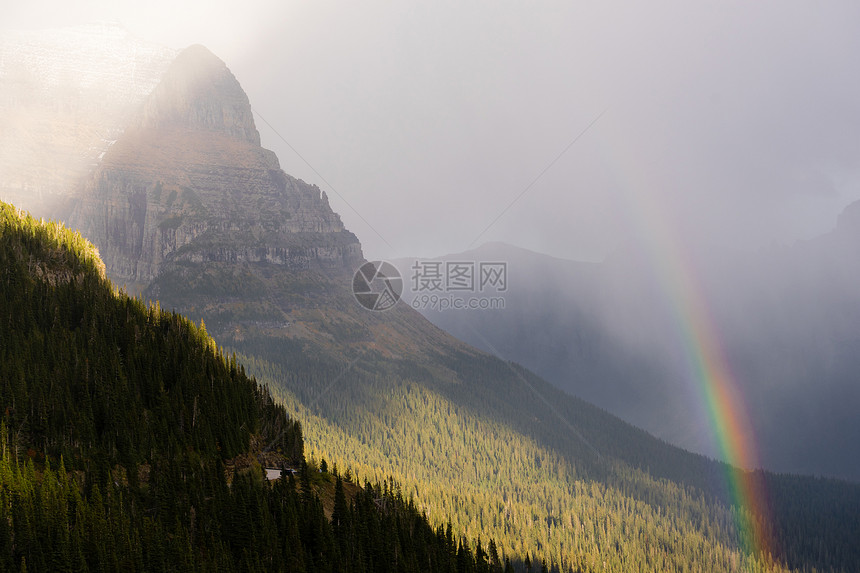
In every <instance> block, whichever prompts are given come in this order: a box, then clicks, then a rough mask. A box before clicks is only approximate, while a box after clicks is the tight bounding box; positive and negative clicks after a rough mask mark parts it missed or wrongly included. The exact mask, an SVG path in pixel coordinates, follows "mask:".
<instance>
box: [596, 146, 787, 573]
mask: <svg viewBox="0 0 860 573" xmlns="http://www.w3.org/2000/svg"><path fill="white" fill-rule="evenodd" d="M619 141H624V137H623V135H620V136H616V137H613V138H612V147H611V149H612V153H609V154H606V157H610V158H611V161H610V164H611V165H614V166H616V167H617V166H618V160H619V158H621V157H624V158H633V157H635V154H632V153H628V154H626V155H622V156H619V155H618V151H619V146H618V142H619ZM622 167H623V169H613V173H614V174H615V175H616V176H620V177H623V178H624V180H620V181H618V184H619V185H618V188H619V192H620V193H621V196H620V197H619V206H620V207H621V208H622V209H623V210H624V212H625V214H626V216H627V219H628V221H629V223H630V224H631V229H632V230H633V233H634V238H635V239H636V245H637V246H638V248H639V249H640V250H641V253H642V254H643V255H644V256H645V258H646V260H647V261H649V262H650V263H651V266H652V268H653V270H654V278H655V280H656V281H657V283H658V284H657V286H658V287H659V290H660V291H661V292H662V293H663V294H664V296H665V298H666V301H665V302H666V304H667V307H668V309H669V311H670V313H671V314H672V315H673V316H672V318H673V320H674V323H675V325H676V328H677V331H678V336H679V340H680V341H681V344H683V347H684V348H683V350H684V355H685V357H686V359H687V362H688V364H689V378H690V383H691V384H692V385H693V386H694V390H695V393H696V395H697V400H698V401H699V407H701V408H702V411H703V412H704V413H705V414H706V416H707V421H708V424H709V427H710V429H711V434H712V436H713V438H714V441H715V446H716V450H717V451H718V452H719V454H720V457H721V458H722V460H724V461H725V462H726V464H725V469H726V486H727V489H728V493H729V495H730V498H731V502H732V504H733V506H734V507H735V511H734V513H735V525H736V527H737V531H738V534H739V537H740V545H741V547H740V548H741V549H742V550H743V551H745V552H747V553H749V554H751V555H753V556H755V557H756V559H757V560H758V561H759V562H768V561H770V559H771V556H772V555H774V549H775V547H774V540H773V536H772V534H771V530H770V528H769V526H770V524H771V520H770V512H769V503H768V495H767V490H766V488H765V484H764V482H763V479H762V473H761V472H760V471H754V470H756V469H757V468H759V467H760V463H759V458H758V455H757V452H756V448H755V440H754V433H753V431H752V426H751V424H750V421H749V420H750V419H749V417H748V415H747V412H746V408H745V404H744V400H743V396H742V394H741V393H740V392H739V390H738V386H737V382H736V379H735V377H734V376H733V375H732V372H731V368H730V364H729V362H728V360H727V359H726V356H725V355H724V353H723V348H722V344H721V343H720V339H719V336H718V329H717V328H716V325H715V322H714V320H713V318H712V316H711V314H710V312H709V308H708V304H707V299H706V297H705V296H704V294H703V290H702V288H701V287H700V285H699V284H698V283H697V281H696V278H695V272H694V271H693V269H694V266H693V265H692V264H691V261H690V260H689V256H688V255H687V253H686V251H685V249H684V247H683V244H684V243H683V241H681V240H679V237H678V236H677V235H676V234H675V233H674V231H673V225H672V224H671V221H670V220H669V217H668V216H667V213H666V210H665V209H662V208H661V205H660V204H659V201H657V200H655V199H654V198H651V197H648V196H647V195H648V194H647V193H641V192H637V190H638V189H641V188H642V182H643V181H648V178H649V177H648V175H649V170H648V169H646V168H644V167H643V166H640V165H637V163H636V161H625V162H624V165H623V166H622ZM637 167H638V168H639V169H637ZM634 181H636V182H638V183H639V185H638V186H637V185H635V184H633V182H634Z"/></svg>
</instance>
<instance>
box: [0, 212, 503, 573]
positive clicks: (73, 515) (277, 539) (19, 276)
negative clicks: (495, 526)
mask: <svg viewBox="0 0 860 573" xmlns="http://www.w3.org/2000/svg"><path fill="white" fill-rule="evenodd" d="M0 268H2V274H0V290H2V292H3V296H2V298H0V408H2V412H3V414H2V417H0V568H2V569H3V570H4V571H26V570H35V571H47V570H57V571H59V570H84V571H86V570H90V571H119V570H122V571H177V570H181V571H208V570H213V571H214V570H217V571H287V570H289V571H367V570H373V571H389V570H390V571H394V570H397V571H427V570H430V571H451V570H455V567H460V566H462V567H465V568H467V569H470V570H474V569H475V568H476V567H481V566H482V565H483V567H484V570H488V567H489V564H492V565H493V566H494V568H495V569H494V570H499V571H500V570H501V561H500V558H499V555H498V553H497V552H496V551H495V545H494V544H492V543H490V545H489V546H488V548H489V549H490V550H489V551H488V552H484V551H483V549H481V550H480V551H476V552H475V553H474V554H473V553H472V552H471V549H467V548H469V545H468V544H467V543H466V542H465V541H464V540H459V541H458V540H456V539H454V538H453V536H452V535H451V533H450V530H449V531H447V532H446V531H445V530H444V529H442V528H439V529H436V530H434V529H433V528H432V527H431V526H430V525H429V524H428V522H427V521H426V519H424V518H423V516H422V515H421V514H420V513H419V512H418V511H417V510H416V509H415V508H414V506H413V505H412V504H411V503H410V502H407V501H405V500H404V498H403V496H402V495H401V493H400V492H399V491H398V489H397V488H396V487H395V486H394V485H393V484H391V483H388V482H387V483H385V484H383V485H382V486H371V485H370V484H369V483H368V484H366V485H365V488H364V489H359V488H358V487H356V486H355V485H351V484H344V483H343V481H342V479H341V478H340V477H339V476H338V475H337V474H336V473H334V474H329V473H323V472H319V473H318V472H317V471H316V468H315V467H311V468H309V467H308V465H307V464H306V463H305V461H304V458H303V455H302V448H303V443H302V435H301V428H300V426H299V424H298V423H297V422H295V421H294V420H291V419H290V418H288V417H287V416H286V412H285V410H284V408H283V407H282V406H278V405H276V404H275V403H274V402H273V401H272V399H271V397H270V395H269V393H268V391H266V390H265V389H264V388H261V387H260V386H258V385H257V384H256V383H255V382H254V381H253V380H251V379H248V378H247V377H246V376H245V374H244V372H243V370H242V368H241V367H240V366H237V364H236V362H235V360H227V359H226V358H225V357H224V355H223V354H221V353H220V352H219V351H218V350H217V348H216V347H215V344H214V342H213V341H212V339H211V338H209V337H208V336H207V335H206V333H205V330H203V329H198V328H196V327H195V326H194V325H193V324H191V323H190V322H188V321H187V320H186V319H184V318H182V317H181V316H178V315H176V314H172V313H167V312H165V311H162V310H160V309H158V308H155V307H149V308H147V307H146V306H144V305H143V304H142V303H141V302H140V301H139V300H135V299H130V298H128V297H127V296H125V295H124V294H121V293H115V292H114V291H113V290H112V286H111V284H110V283H109V282H108V281H107V280H106V279H105V277H104V274H103V270H104V266H103V264H102V263H101V261H100V260H99V258H98V254H97V252H96V251H95V249H94V248H93V247H92V245H91V244H89V243H87V242H86V241H85V240H83V239H82V238H81V236H80V235H79V234H77V233H73V232H72V231H69V230H67V229H65V228H63V227H62V226H60V225H57V224H53V223H52V224H44V223H42V222H37V221H35V220H33V219H32V218H29V217H27V216H25V215H23V214H22V213H20V212H18V211H17V210H15V209H14V208H12V207H11V206H9V205H7V204H5V203H0ZM263 445H265V447H263ZM258 459H259V460H261V461H265V462H267V463H269V464H289V465H291V466H294V467H300V468H301V471H300V472H299V476H300V477H299V484H297V483H296V480H295V479H294V478H293V476H292V475H290V476H289V477H287V475H286V474H283V473H282V478H281V479H280V480H278V481H277V482H276V483H275V484H271V483H270V482H268V481H267V480H266V479H265V478H264V477H263V475H264V474H263V472H262V471H261V468H260V465H259V463H258V462H257V460H258ZM227 468H230V470H231V471H228V470H227ZM322 469H323V468H321V470H322ZM347 491H348V492H349V498H351V499H347V493H346V492H347ZM320 496H322V497H323V498H329V499H333V501H332V504H331V507H330V508H329V509H328V510H327V509H326V507H325V505H324V503H323V502H322V501H321V498H320ZM479 547H480V546H479Z"/></svg>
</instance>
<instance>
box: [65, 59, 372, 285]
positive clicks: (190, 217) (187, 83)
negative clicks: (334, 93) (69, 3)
mask: <svg viewBox="0 0 860 573" xmlns="http://www.w3.org/2000/svg"><path fill="white" fill-rule="evenodd" d="M70 221H71V223H72V224H73V225H76V226H78V227H79V228H80V229H81V230H82V231H83V232H84V233H85V234H86V235H87V236H88V237H90V238H91V239H92V240H93V241H94V242H95V243H96V244H98V245H99V247H100V248H101V249H102V251H101V252H102V256H103V257H104V259H105V263H106V265H107V267H108V269H109V272H110V274H111V276H112V277H113V278H114V279H115V280H117V281H119V282H124V283H128V284H130V285H145V284H148V283H149V282H151V281H152V280H153V279H154V278H156V277H157V276H158V275H159V273H160V272H161V271H162V270H163V269H164V268H165V265H172V266H171V268H173V269H176V268H177V267H181V266H182V265H183V264H184V263H204V262H206V263H209V262H230V263H242V262H248V263H253V262H264V261H265V262H271V263H275V264H278V265H283V266H285V267H288V268H291V269H305V268H310V267H312V266H323V267H331V266H334V267H342V266H344V265H346V266H351V265H352V264H354V263H355V262H357V261H359V260H360V259H361V247H360V245H359V243H358V240H357V239H356V237H355V235H353V234H352V233H350V232H349V231H347V230H346V229H344V227H343V224H342V223H341V221H340V217H339V216H338V215H337V214H336V213H334V212H333V211H332V210H331V207H330V206H329V204H328V199H327V197H326V195H325V193H323V192H322V191H320V190H319V188H317V187H315V186H312V185H308V184H306V183H304V182H303V181H300V180H297V179H295V178H293V177H290V176H289V175H287V174H285V173H284V172H283V171H281V170H280V167H279V165H278V160H277V157H275V155H274V153H272V152H270V151H268V150H266V149H263V148H262V147H261V146H260V135H259V133H258V132H257V129H256V127H255V125H254V118H253V113H252V111H251V106H250V103H249V102H248V97H247V96H246V95H245V93H244V91H243V90H242V88H241V86H240V85H239V83H238V81H236V78H235V77H234V76H233V74H232V73H230V71H229V70H228V69H227V66H226V65H225V64H224V62H222V61H221V60H219V59H218V58H217V57H215V56H214V55H213V54H212V53H211V52H209V51H208V50H207V49H206V48H204V47H202V46H192V47H190V48H187V49H185V50H183V51H182V52H181V53H180V54H179V55H178V56H177V57H176V59H175V60H174V61H173V62H172V63H171V65H170V67H169V68H168V70H167V71H166V73H165V74H164V76H163V78H162V79H161V82H160V83H159V84H158V86H157V87H156V88H155V89H154V90H153V91H152V93H151V94H150V95H149V96H148V97H147V98H146V100H145V101H144V102H143V104H142V106H141V108H140V110H139V111H138V113H137V114H136V115H135V116H134V117H133V119H132V121H131V122H130V124H129V125H128V127H127V128H126V130H125V132H124V133H123V136H122V137H121V138H120V139H119V140H118V141H117V143H116V144H115V145H114V146H112V147H111V149H110V150H109V151H108V152H107V153H106V154H105V156H104V158H103V160H102V162H101V163H100V165H99V166H98V167H97V168H96V170H95V172H94V173H93V174H92V175H91V176H90V177H89V178H88V179H87V181H86V183H85V185H84V189H83V191H82V193H81V195H80V199H79V202H78V203H77V205H76V207H75V210H74V212H73V213H72V215H71V218H70Z"/></svg>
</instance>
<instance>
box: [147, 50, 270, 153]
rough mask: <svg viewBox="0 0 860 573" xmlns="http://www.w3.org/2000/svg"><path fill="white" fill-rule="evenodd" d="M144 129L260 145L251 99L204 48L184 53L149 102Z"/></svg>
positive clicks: (177, 57)
mask: <svg viewBox="0 0 860 573" xmlns="http://www.w3.org/2000/svg"><path fill="white" fill-rule="evenodd" d="M141 123H142V125H141V127H145V128H159V129H178V130H191V131H200V130H202V131H212V132H217V133H221V134H224V135H228V136H230V137H233V138H236V139H240V140H243V141H247V142H249V143H251V144H253V145H260V133H259V132H258V131H257V128H256V126H255V125H254V114H253V112H252V111H251V103H250V101H249V100H248V96H247V94H245V91H244V90H243V89H242V86H241V85H239V82H238V80H237V79H236V77H235V76H234V75H233V74H232V73H231V72H230V70H229V69H228V68H227V64H225V63H224V62H223V61H222V60H221V59H220V58H218V57H217V56H216V55H215V54H213V53H212V52H210V51H209V50H208V49H207V48H206V47H204V46H201V45H199V44H195V45H192V46H189V47H188V48H185V49H184V50H183V51H182V52H180V53H179V55H177V56H176V59H175V60H174V61H173V62H172V63H171V65H170V67H169V68H168V70H167V72H166V73H165V74H164V77H163V78H162V80H161V83H159V85H158V86H157V87H156V88H155V89H154V90H153V92H152V94H151V95H150V97H149V98H148V100H147V102H146V104H145V106H144V110H143V115H142V119H141Z"/></svg>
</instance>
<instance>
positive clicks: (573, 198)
mask: <svg viewBox="0 0 860 573" xmlns="http://www.w3.org/2000/svg"><path fill="white" fill-rule="evenodd" d="M9 4H12V3H9ZM96 20H119V21H120V22H122V23H123V24H124V25H125V26H126V27H127V28H128V29H129V30H130V31H132V32H133V33H135V34H137V35H139V36H141V37H142V38H144V39H148V40H153V41H157V42H160V43H163V44H165V45H168V46H171V47H175V48H181V47H184V46H186V45H189V44H193V43H201V44H204V45H206V46H207V47H209V48H210V49H211V50H212V51H213V52H214V53H215V54H216V55H218V56H219V57H221V58H222V59H223V60H224V61H225V62H227V65H228V66H229V67H230V69H231V70H232V71H233V73H234V74H235V75H236V76H237V78H238V79H239V81H240V82H241V83H242V85H243V86H244V88H245V90H246V91H247V92H248V95H249V97H250V99H251V104H252V106H253V108H254V110H255V111H256V112H257V113H258V114H260V115H261V116H262V117H264V118H265V119H266V120H267V121H268V122H269V123H270V124H271V125H272V126H273V127H274V128H275V130H277V132H278V133H280V135H281V136H282V137H283V138H284V139H285V140H286V141H287V142H289V146H292V147H293V148H295V149H296V150H297V151H298V152H299V153H300V154H301V155H302V156H303V157H304V159H306V160H307V162H308V163H309V164H310V165H311V166H312V168H311V167H309V166H308V165H307V164H306V163H305V162H303V161H302V160H301V159H300V158H299V157H298V156H297V155H296V154H295V153H294V152H293V151H292V150H291V149H290V147H289V146H288V145H287V144H285V143H284V142H283V141H282V140H281V139H280V138H279V137H278V135H276V133H275V132H274V131H273V130H272V129H271V128H269V127H268V126H267V125H266V124H265V123H264V122H263V121H261V120H260V119H259V117H258V118H257V126H258V129H259V130H260V133H261V136H262V138H263V144H264V146H266V147H268V148H270V149H273V150H275V151H276V152H277V154H278V156H279V158H280V160H281V164H282V166H283V168H284V170H285V171H287V172H288V173H290V174H293V175H295V176H297V177H301V178H303V179H305V180H306V181H309V182H313V183H317V184H318V185H319V186H320V187H321V188H323V189H324V190H326V191H327V192H328V194H329V196H330V198H331V202H332V205H333V207H334V208H335V209H336V210H337V211H338V212H339V213H340V214H341V216H342V217H343V219H344V222H345V223H346V225H347V227H348V228H350V229H351V230H352V231H354V232H355V233H356V234H357V235H358V236H359V238H360V239H361V241H362V243H363V245H364V249H365V255H366V256H368V257H369V258H393V257H400V256H410V255H421V256H429V255H438V254H443V253H446V252H457V251H461V250H465V249H466V248H468V247H469V246H470V245H472V244H473V242H476V241H477V243H481V242H484V241H489V240H502V241H507V242H510V243H514V244H517V245H520V246H524V247H527V248H531V249H534V250H538V251H543V252H546V253H549V254H553V255H556V256H561V257H565V258H588V259H600V258H602V257H603V256H604V255H605V254H606V253H607V252H609V251H610V250H611V249H612V248H614V247H615V246H617V245H618V243H619V241H621V240H622V238H624V237H631V238H633V239H637V238H638V236H637V233H639V232H641V229H639V228H641V227H642V225H643V221H642V217H647V216H649V215H642V214H641V213H637V212H636V208H634V207H633V206H636V205H639V206H641V205H643V204H646V205H650V206H651V207H652V208H653V209H655V210H657V211H659V212H660V213H661V214H662V217H663V218H664V219H665V220H666V221H667V222H668V224H671V225H673V226H675V227H676V228H677V231H678V232H679V233H680V234H681V236H683V237H684V238H685V239H689V240H691V241H694V240H707V241H709V242H715V243H718V244H725V245H735V246H738V245H740V246H753V247H756V246H761V245H767V244H769V243H771V242H774V241H775V242H790V241H793V240H796V239H798V238H803V237H809V236H812V235H815V234H818V233H822V232H826V231H827V230H829V229H830V228H832V226H833V225H834V222H835V217H836V215H837V214H838V213H839V211H840V210H841V209H842V208H843V207H844V206H845V205H846V204H848V203H849V202H851V201H852V200H855V199H858V198H860V73H858V70H860V4H858V3H856V2H828V3H820V2H819V3H812V2H786V1H779V2H776V1H770V2H766V1H762V2H722V1H721V2H712V3H707V2H655V1H651V2H633V1H631V2H605V1H601V2H573V1H568V2H557V3H550V2H540V3H526V2H501V1H486V2H484V1H482V2H477V1H475V2H471V1H468V0H466V1H463V0H461V1H458V2H445V1H435V2H423V3H417V2H378V1H365V2H325V1H314V2H290V1H284V0H280V1H277V2H259V1H254V0H248V1H244V2H236V1H223V0H214V1H213V0H209V1H206V2H191V3H181V2H177V1H176V0H171V1H164V0H148V1H146V2H140V1H139V0H136V1H135V2H128V3H123V2H117V1H116V0H104V1H97V0H82V1H78V2H47V1H39V0H36V1H35V2H29V3H26V5H25V3H24V2H17V3H14V4H12V5H7V6H4V8H3V23H2V24H0V27H3V28H19V29H20V28H39V27H54V26H63V25H69V24H77V23H86V22H92V21H96ZM604 112H605V113H604ZM601 113H603V115H602V116H600V114H601ZM598 116H600V119H599V120H598V121H597V122H596V123H594V124H593V126H592V127H591V128H590V129H589V130H588V131H587V132H586V133H585V134H584V135H582V137H581V138H580V139H579V140H578V141H577V142H576V143H574V144H573V145H572V146H570V147H569V148H568V146H569V145H570V143H571V142H572V141H573V140H574V139H575V138H576V137H577V135H578V134H580V133H581V132H582V130H583V129H584V128H586V126H588V125H589V124H590V123H591V122H592V121H594V119H595V118H597V117H598ZM566 148H568V149H567V151H566V152H565V153H564V154H563V155H562V156H561V157H560V158H559V159H558V160H557V161H556V162H555V163H553V164H552V166H551V167H550V168H549V169H548V170H547V171H546V172H545V173H544V175H543V176H542V177H541V178H540V179H539V180H538V181H537V182H536V183H534V185H532V186H531V188H529V189H528V191H527V192H525V193H524V194H523V195H522V197H521V198H520V199H519V200H518V201H517V202H516V203H515V204H514V205H513V206H510V205H511V203H512V201H514V199H515V198H517V197H518V196H519V195H520V194H521V193H522V192H523V191H524V190H526V189H527V188H528V187H529V185H530V184H531V183H532V182H533V181H534V180H535V178H537V177H538V176H539V175H540V174H541V173H542V172H543V171H544V170H545V169H546V168H547V166H549V165H550V164H551V163H552V162H553V161H554V160H555V159H556V158H557V157H558V156H559V154H560V153H561V152H562V151H563V150H565V149H566ZM314 170H315V171H316V172H315V171H314ZM317 172H318V173H319V175H318V174H317ZM321 177H322V178H324V180H325V181H323V179H321ZM332 188H333V189H332ZM345 201H346V202H348V203H349V204H350V205H352V207H354V208H355V210H356V211H357V213H356V211H353V209H351V208H350V207H349V206H347V204H346V202H345ZM508 206H510V208H509V209H508V210H507V211H506V212H505V213H504V215H503V216H502V217H501V218H498V220H496V218H497V217H498V216H499V214H500V213H502V211H503V210H505V209H506V208H507V207H508ZM365 221H366V222H365ZM494 221H495V223H493V222H494ZM491 223H493V224H492V226H491V227H490V229H489V230H488V231H487V232H486V233H484V234H481V233H482V231H483V230H484V229H485V228H486V227H487V226H488V225H490V224H491ZM646 227H647V225H646Z"/></svg>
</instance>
